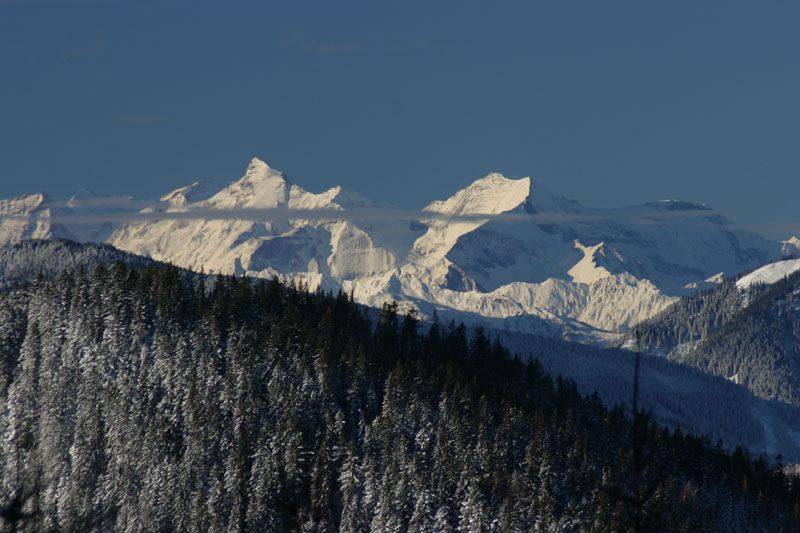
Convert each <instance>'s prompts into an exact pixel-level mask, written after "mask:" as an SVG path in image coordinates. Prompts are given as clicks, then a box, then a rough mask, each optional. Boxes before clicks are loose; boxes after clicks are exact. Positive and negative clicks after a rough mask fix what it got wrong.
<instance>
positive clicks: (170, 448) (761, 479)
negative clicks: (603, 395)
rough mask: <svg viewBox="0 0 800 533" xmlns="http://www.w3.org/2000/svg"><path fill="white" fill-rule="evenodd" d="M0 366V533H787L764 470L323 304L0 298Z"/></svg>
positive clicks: (94, 294) (45, 294)
mask: <svg viewBox="0 0 800 533" xmlns="http://www.w3.org/2000/svg"><path fill="white" fill-rule="evenodd" d="M0 364H2V373H1V375H2V377H3V379H2V381H0V398H2V400H3V405H4V406H5V407H4V409H3V410H2V411H0V430H2V447H3V448H2V449H3V453H2V455H0V476H1V479H0V482H1V483H2V491H1V494H2V498H3V501H2V502H0V517H2V519H3V520H5V524H4V526H5V527H6V528H7V529H15V530H17V531H123V530H124V531H381V532H382V531H529V530H537V531H544V530H584V531H620V530H625V529H629V530H648V531H652V530H665V531H705V530H709V531H710V530H712V529H713V530H714V531H743V530H745V531H766V530H772V531H778V530H779V529H780V528H783V529H784V530H786V531H797V530H800V503H798V502H800V485H798V479H797V478H796V477H794V476H791V475H785V474H784V473H782V472H781V471H780V470H774V469H771V468H770V467H769V465H768V464H767V463H766V462H765V461H764V460H751V459H750V458H748V456H747V454H746V453H742V452H741V450H737V451H736V452H735V453H733V454H732V455H731V454H728V453H726V452H724V451H722V450H721V449H719V448H712V447H710V446H709V445H708V444H707V443H706V442H705V441H704V440H703V439H700V438H696V437H692V436H690V435H685V434H682V433H681V432H680V431H676V432H674V433H673V432H670V431H668V430H665V429H663V428H661V427H658V426H656V425H654V424H652V423H651V422H649V421H648V420H646V419H645V417H644V416H643V415H640V416H639V417H637V423H636V424H635V427H632V423H631V421H630V420H629V419H626V417H625V416H624V414H623V411H622V409H619V408H617V409H612V410H609V409H607V408H606V407H604V406H603V405H602V404H601V402H600V401H599V400H598V399H597V398H596V397H591V398H582V397H580V396H579V395H578V394H577V392H576V389H575V386H574V384H572V383H571V382H568V381H564V380H562V379H556V380H553V379H551V378H550V377H548V376H547V375H545V374H544V373H543V371H542V369H541V367H540V366H539V365H538V364H537V363H535V362H534V363H530V364H523V363H521V362H520V361H519V360H517V359H514V358H510V357H509V354H508V353H507V351H506V350H505V349H504V348H503V347H502V346H501V345H500V344H499V343H498V342H495V341H492V340H490V339H488V338H487V337H486V336H485V335H483V334H482V333H481V332H480V331H478V332H477V333H475V334H474V335H471V336H470V335H468V333H467V330H466V328H464V327H463V326H456V325H448V326H442V325H439V324H434V325H433V326H432V327H431V328H430V329H429V330H428V331H426V332H425V333H424V334H422V333H420V330H419V329H418V327H417V323H416V320H415V318H414V317H413V316H405V317H400V316H398V314H397V312H396V308H395V307H394V306H391V305H387V306H385V307H384V308H383V309H382V310H381V311H380V313H379V315H378V317H377V320H376V321H374V323H373V321H371V320H370V319H369V314H368V312H367V311H365V310H364V309H363V308H361V307H359V306H357V305H355V304H354V303H353V302H352V301H351V300H350V299H349V297H347V296H346V295H343V294H338V295H332V294H324V293H317V294H308V293H305V292H303V291H301V290H299V289H298V288H296V287H285V286H283V285H281V284H280V283H278V282H277V281H272V282H265V281H257V282H254V281H251V280H248V279H246V278H232V277H217V278H212V279H210V280H208V281H207V280H206V277H203V276H196V275H192V274H189V273H185V272H183V271H180V270H178V269H176V268H173V267H169V266H161V265H151V266H148V267H145V268H142V269H135V268H130V267H127V266H124V265H123V264H116V265H114V266H112V267H111V268H104V267H102V266H100V267H97V268H96V269H94V270H88V271H87V270H85V269H84V270H79V271H77V272H73V273H66V274H64V275H62V276H60V277H59V278H58V279H57V280H55V281H53V282H49V281H46V280H44V279H42V280H39V281H35V282H32V283H31V284H30V285H27V286H25V287H17V288H15V289H14V290H12V291H10V292H7V293H6V294H4V295H3V296H2V297H0ZM12 520H13V523H11V521H12Z"/></svg>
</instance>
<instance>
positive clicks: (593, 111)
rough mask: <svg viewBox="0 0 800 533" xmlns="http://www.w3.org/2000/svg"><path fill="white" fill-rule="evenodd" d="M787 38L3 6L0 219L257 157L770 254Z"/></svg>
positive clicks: (787, 148)
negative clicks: (703, 211) (483, 186)
mask: <svg viewBox="0 0 800 533" xmlns="http://www.w3.org/2000/svg"><path fill="white" fill-rule="evenodd" d="M798 20H800V4H798V3H797V2H789V1H785V2H781V1H776V2H751V1H749V2H736V1H725V2H722V1H720V2H713V1H708V2H706V1H703V2H696V1H693V2H682V1H675V2H658V3H656V2H615V1H608V2H597V1H591V2H582V1H568V2H555V1H553V2H502V3H500V2H493V3H489V2H469V1H459V2H413V1H405V2H374V1H371V2H349V1H346V0H343V1H337V2H322V1H319V2H308V1H296V2H259V3H248V2H230V3H225V5H224V7H223V3H222V2H219V3H211V2H205V3H204V2H191V3H189V2H170V1H162V2H132V1H130V2H127V1H126V2H123V1H94V2H92V1H77V0H76V1H71V0H61V1H58V0H53V1H36V0H0V198H7V197H11V196H15V195H18V194H26V193H31V192H36V191H39V190H45V191H48V192H50V194H51V195H52V196H53V197H55V198H68V197H69V196H70V195H71V194H72V193H74V192H75V191H77V190H78V189H80V188H81V187H89V188H91V189H93V190H95V191H96V192H97V193H99V194H103V195H106V194H108V195H114V194H123V193H127V194H132V195H134V196H135V197H137V198H152V197H156V196H160V195H161V194H163V193H165V192H168V191H169V190H172V189H174V188H177V187H180V186H183V185H187V184H189V183H191V182H192V181H195V180H197V179H211V180H216V181H220V182H226V181H228V180H232V179H236V178H238V177H240V176H241V175H242V174H243V172H244V170H245V168H246V166H247V163H248V161H249V160H250V158H251V157H253V156H258V157H260V158H261V159H263V160H265V161H266V162H267V163H269V164H270V165H271V166H273V167H275V168H278V169H280V170H283V171H285V172H286V173H287V175H288V176H289V178H290V179H291V180H292V181H294V182H295V183H297V184H299V185H301V186H303V187H304V188H306V189H308V190H311V191H314V192H319V191H321V190H323V189H326V188H328V187H331V186H333V185H342V186H344V187H346V188H349V189H352V190H355V191H358V192H361V193H362V194H365V195H366V196H368V197H370V198H373V199H376V200H384V201H389V202H392V203H394V204H396V205H398V206H400V207H403V208H418V207H422V206H423V205H425V204H427V203H428V202H430V201H432V200H435V199H440V198H445V197H447V196H449V195H450V194H452V193H453V192H454V191H455V190H457V189H459V188H461V187H464V186H466V185H467V184H469V183H470V182H471V181H473V180H474V179H477V178H479V177H482V176H484V175H485V174H487V173H489V172H502V173H503V174H505V175H506V176H508V177H523V176H532V177H533V178H534V179H536V180H538V181H539V182H541V183H542V184H543V185H545V186H546V187H547V188H549V189H550V190H551V191H553V192H555V193H557V194H561V195H564V196H567V197H570V198H575V199H577V200H579V201H581V202H582V203H584V204H587V205H592V206H598V207H612V206H620V205H629V204H637V203H641V202H645V201H650V200H657V199H664V198H676V199H682V200H687V201H694V202H704V203H708V204H710V205H712V206H714V207H716V208H717V209H719V210H720V211H722V212H723V213H725V214H727V215H728V216H729V217H730V218H732V219H733V220H735V221H736V222H738V223H740V224H744V225H749V226H753V227H754V228H757V229H760V230H762V231H763V232H765V233H767V234H768V235H769V236H772V237H778V238H785V237H788V236H789V234H790V233H800V227H798V226H800V211H798V209H797V205H798V198H800V149H798V146H800V131H798V129H799V126H800V103H798V98H800V97H799V96H798V95H800V52H799V51H800V32H799V31H797V23H798ZM784 226H786V227H784ZM795 230H796V231H795Z"/></svg>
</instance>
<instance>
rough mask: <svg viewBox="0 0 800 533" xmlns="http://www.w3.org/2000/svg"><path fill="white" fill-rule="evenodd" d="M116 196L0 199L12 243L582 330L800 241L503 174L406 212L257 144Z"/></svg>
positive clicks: (706, 210) (644, 309)
mask: <svg viewBox="0 0 800 533" xmlns="http://www.w3.org/2000/svg"><path fill="white" fill-rule="evenodd" d="M119 205H120V204H119V202H117V203H116V204H115V203H114V202H111V201H107V200H106V199H98V198H92V197H91V195H90V194H87V193H82V194H81V195H79V196H76V197H75V198H73V199H72V200H70V201H69V202H67V203H65V204H57V203H55V202H52V201H51V200H49V198H48V197H47V196H46V195H45V194H35V195H31V196H23V197H18V198H14V199H11V200H4V201H0V244H6V243H15V242H19V241H20V240H22V239H25V238H51V237H62V238H67V239H73V240H76V241H79V242H86V241H95V242H106V243H109V244H112V245H113V246H115V247H117V248H119V249H121V250H125V251H129V252H132V253H135V254H139V255H144V256H148V257H152V258H153V259H156V260H160V261H167V262H171V263H174V264H176V265H179V266H181V267H185V268H190V269H194V270H197V271H200V270H202V271H204V272H206V273H224V274H233V273H236V274H247V275H251V276H259V277H273V276H278V277H280V278H282V279H284V280H294V281H295V282H302V283H304V284H306V285H307V286H308V287H309V288H310V289H312V290H313V289H316V288H318V287H321V288H322V289H324V290H334V291H335V290H337V289H342V290H343V291H345V292H347V293H352V294H353V296H354V298H355V299H356V301H358V302H361V303H364V304H367V305H373V306H380V305H381V304H382V303H383V302H384V301H386V300H391V299H394V300H397V301H398V302H400V303H401V309H404V308H408V307H415V308H417V309H418V310H419V311H420V313H421V314H422V315H425V316H430V315H432V313H433V312H434V311H436V312H437V313H438V314H439V316H440V317H443V318H449V317H458V319H460V320H465V321H467V322H468V323H473V324H482V325H486V326H489V327H494V328H502V329H507V330H512V331H520V332H531V333H540V334H548V335H555V336H564V337H566V338H576V339H583V340H586V339H603V338H609V337H613V336H614V335H615V334H618V333H619V332H624V331H626V330H627V329H629V328H630V327H631V326H633V325H634V324H636V323H637V322H640V321H642V320H644V319H646V318H648V317H651V316H654V315H655V314H657V313H658V312H660V311H662V310H664V309H665V308H666V307H667V306H668V305H669V304H671V303H673V302H674V301H675V300H676V297H678V296H681V295H684V294H688V293H690V292H692V291H693V290H695V289H698V288H704V287H711V286H713V285H714V284H715V283H718V282H720V281H721V280H722V279H723V277H726V276H731V275H734V274H737V273H740V272H743V271H747V270H752V269H754V268H756V267H759V266H761V265H763V264H765V263H768V262H770V261H774V260H777V259H779V258H780V257H781V254H784V255H787V256H788V255H795V254H797V253H798V252H800V241H797V239H794V240H790V241H786V242H785V243H783V244H781V243H776V242H772V241H769V240H767V239H764V238H762V237H760V236H759V235H757V234H755V233H752V232H748V231H743V230H741V229H737V228H736V227H735V226H734V224H733V223H732V222H731V221H730V220H728V219H727V218H725V217H724V216H722V215H721V214H719V213H718V212H716V211H714V210H713V209H711V208H710V207H708V206H706V205H703V204H692V203H687V202H679V201H674V200H665V201H659V202H651V203H647V204H643V205H639V206H634V207H623V208H618V209H597V208H591V207H585V206H582V205H581V204H579V203H578V202H576V201H574V200H569V199H566V198H562V197H559V196H557V195H554V194H552V193H550V192H548V191H547V190H545V189H544V188H542V187H541V186H540V185H539V184H537V183H535V182H534V181H532V180H531V179H530V178H523V179H519V180H512V179H507V178H505V177H503V176H502V175H500V174H490V175H488V176H486V177H485V178H482V179H479V180H477V181H475V182H474V183H473V184H471V185H470V186H468V187H467V188H465V189H463V190H460V191H458V192H456V193H455V194H454V195H453V196H451V197H450V198H448V199H446V200H444V201H435V202H433V203H431V204H429V205H428V206H427V207H425V208H424V209H423V210H422V211H420V212H419V213H417V214H413V215H414V216H409V213H408V212H404V211H402V210H398V209H396V208H393V207H392V206H389V205H385V204H377V203H374V202H371V201H370V200H368V199H366V198H364V197H362V196H360V195H358V194H355V193H352V192H348V191H345V190H343V189H342V188H341V187H334V188H332V189H329V190H327V191H325V192H322V193H320V194H314V193H310V192H308V191H306V190H304V189H302V188H301V187H299V186H297V185H294V184H292V183H290V181H289V180H288V179H287V178H286V176H284V175H283V174H282V173H281V172H279V171H276V170H274V169H272V168H270V167H269V166H268V165H267V164H266V163H264V162H263V161H261V160H259V159H253V160H252V161H251V162H250V165H249V166H248V168H247V171H246V173H245V175H244V176H243V177H242V178H241V179H239V180H238V181H235V182H233V183H231V184H230V185H229V186H227V187H222V188H221V187H215V186H213V185H211V184H209V183H206V182H196V183H194V184H192V185H190V186H187V187H183V188H180V189H177V190H175V191H172V192H170V193H168V194H166V195H164V196H163V197H162V198H161V200H160V202H154V203H152V204H151V205H147V206H145V207H144V208H141V206H138V207H139V208H140V209H133V207H132V206H136V204H135V203H131V202H122V204H121V205H123V206H124V209H122V210H120V207H119ZM260 210H263V211H260ZM220 213H221V214H223V215H224V216H219V215H220ZM395 215H397V216H395ZM482 215H485V217H484V216H482ZM204 217H205V218H204Z"/></svg>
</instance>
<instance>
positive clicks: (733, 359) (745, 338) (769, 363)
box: [625, 272, 800, 405]
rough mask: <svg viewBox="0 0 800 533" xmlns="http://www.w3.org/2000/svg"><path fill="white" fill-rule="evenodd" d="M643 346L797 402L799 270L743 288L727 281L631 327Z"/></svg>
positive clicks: (629, 336)
mask: <svg viewBox="0 0 800 533" xmlns="http://www.w3.org/2000/svg"><path fill="white" fill-rule="evenodd" d="M637 336H638V337H639V338H641V340H642V343H643V345H644V346H645V348H646V349H648V350H651V351H654V352H656V353H663V354H666V355H667V356H668V357H670V358H673V359H677V360H680V361H682V362H685V363H687V364H690V365H692V366H695V367H697V368H699V369H701V370H703V371H705V372H710V373H712V374H716V375H720V376H724V377H726V378H729V379H731V380H732V381H735V382H736V383H739V384H741V385H744V386H746V387H747V388H748V389H750V390H751V391H753V392H754V393H755V394H756V395H758V396H761V397H762V398H766V399H771V400H780V401H783V402H787V403H791V404H794V405H800V272H797V273H794V274H791V275H789V276H786V277H784V278H782V279H780V280H778V281H776V282H775V283H772V284H770V285H763V284H760V285H759V284H755V285H752V286H750V287H748V288H747V289H745V290H743V289H741V288H737V285H736V283H735V280H728V281H726V282H725V283H723V284H722V285H721V286H719V287H717V288H716V289H713V290H711V291H708V292H703V293H699V294H696V295H693V296H689V297H686V298H684V299H682V300H681V301H679V302H677V303H676V304H675V305H674V306H673V307H671V308H670V309H667V310H666V311H664V312H662V313H661V314H659V315H657V316H656V317H654V318H652V319H650V320H647V321H645V322H644V323H642V324H640V325H639V326H637V327H635V328H634V329H632V330H631V331H630V332H629V333H628V334H627V335H626V339H625V341H626V342H628V343H632V342H633V339H635V338H636V337H637Z"/></svg>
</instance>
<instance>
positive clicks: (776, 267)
mask: <svg viewBox="0 0 800 533" xmlns="http://www.w3.org/2000/svg"><path fill="white" fill-rule="evenodd" d="M798 270H800V259H789V260H787V261H778V262H777V263H771V264H769V265H767V266H764V267H761V268H759V269H758V270H756V271H754V272H751V273H750V274H748V275H746V276H744V277H743V278H742V279H740V280H739V281H737V282H736V287H737V288H738V289H739V290H745V289H749V288H750V287H751V286H753V285H755V284H757V283H764V284H767V285H772V284H773V283H775V282H776V281H780V280H781V279H783V278H785V277H786V276H788V275H790V274H792V273H794V272H797V271H798Z"/></svg>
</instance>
